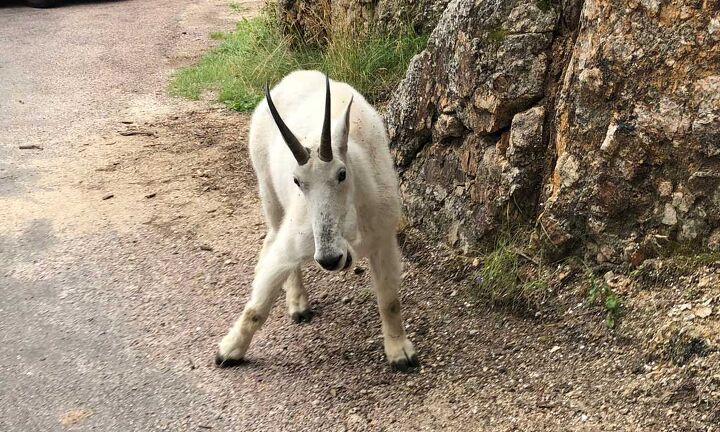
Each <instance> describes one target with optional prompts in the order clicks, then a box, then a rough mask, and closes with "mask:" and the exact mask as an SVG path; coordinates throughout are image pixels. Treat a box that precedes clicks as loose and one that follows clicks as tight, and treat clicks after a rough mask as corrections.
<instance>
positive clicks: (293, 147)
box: [265, 84, 310, 165]
mask: <svg viewBox="0 0 720 432" xmlns="http://www.w3.org/2000/svg"><path fill="white" fill-rule="evenodd" d="M265 99H267V103H268V108H270V114H272V118H273V120H275V124H276V125H277V127H278V129H279V130H280V135H282V137H283V140H285V144H287V146H288V148H290V151H291V152H292V154H293V156H295V160H297V163H298V164H299V165H305V164H306V163H307V161H308V160H309V159H310V154H309V153H308V151H307V149H305V147H303V145H302V144H300V141H298V139H297V138H295V135H293V133H292V132H291V131H290V129H289V128H288V127H287V125H286V124H285V122H284V121H283V119H282V118H281V117H280V114H278V112H277V109H276V108H275V104H274V103H273V101H272V98H271V97H270V87H268V85H267V84H265Z"/></svg>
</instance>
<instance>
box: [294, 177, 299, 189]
mask: <svg viewBox="0 0 720 432" xmlns="http://www.w3.org/2000/svg"><path fill="white" fill-rule="evenodd" d="M293 182H295V184H296V185H297V187H300V182H299V181H298V179H296V178H293Z"/></svg>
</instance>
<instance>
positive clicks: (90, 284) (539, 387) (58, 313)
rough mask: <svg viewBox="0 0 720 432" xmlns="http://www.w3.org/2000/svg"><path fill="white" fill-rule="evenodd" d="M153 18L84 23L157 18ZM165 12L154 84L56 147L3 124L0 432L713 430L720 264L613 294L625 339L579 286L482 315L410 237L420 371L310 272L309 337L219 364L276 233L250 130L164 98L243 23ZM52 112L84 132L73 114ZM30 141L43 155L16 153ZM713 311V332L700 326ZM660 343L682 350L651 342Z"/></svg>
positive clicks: (718, 393) (365, 309) (348, 280)
mask: <svg viewBox="0 0 720 432" xmlns="http://www.w3.org/2000/svg"><path fill="white" fill-rule="evenodd" d="M141 5H142V2H137V1H136V2H133V1H129V2H108V3H98V4H81V5H80V6H77V7H79V8H81V9H80V10H77V9H76V11H70V12H72V13H77V14H102V13H106V14H109V15H110V16H114V15H113V14H119V15H120V16H124V15H126V14H138V13H140V12H144V13H148V11H147V10H145V9H137V8H147V7H149V6H147V5H145V6H141ZM163 6H164V7H166V8H169V10H170V11H171V12H169V13H167V14H165V15H164V18H162V17H160V18H157V19H158V20H160V19H163V20H166V24H165V25H168V26H169V27H168V28H172V29H173V33H174V34H179V35H182V36H180V37H179V38H178V39H172V40H173V43H172V44H170V45H168V44H167V42H157V41H162V40H164V39H163V37H165V36H163V35H162V34H161V35H159V36H157V35H156V36H152V37H150V36H148V40H149V42H146V43H147V44H150V45H151V46H153V47H155V48H154V49H153V50H151V54H148V55H147V59H146V61H148V62H151V61H155V62H159V63H162V64H164V65H165V66H164V67H165V68H166V69H165V70H164V72H163V73H160V74H157V72H153V73H152V74H153V75H152V76H153V77H152V78H149V77H148V75H146V74H147V73H148V72H147V70H148V69H146V68H143V67H142V65H140V66H138V67H137V68H133V69H132V70H131V71H126V70H123V71H122V72H116V73H118V74H121V75H122V76H123V77H124V79H125V80H127V81H129V82H136V83H143V82H145V81H148V83H145V84H137V88H136V89H134V90H132V91H129V92H128V93H127V94H124V95H123V96H121V97H120V99H121V100H120V102H116V101H108V100H106V99H108V98H115V97H116V95H115V94H110V93H107V92H104V91H102V90H98V93H97V94H94V95H93V98H91V100H97V101H99V102H92V103H93V104H95V105H94V108H93V109H92V110H91V111H93V112H94V114H93V115H91V116H89V117H87V118H85V120H82V121H77V122H73V123H72V127H71V128H70V129H69V130H70V131H71V132H63V134H61V136H59V137H58V138H57V139H56V140H55V141H48V140H45V139H44V138H42V132H38V134H36V135H29V136H25V135H24V134H25V133H26V131H32V130H33V128H34V127H35V126H34V125H36V124H37V123H36V122H40V123H42V121H43V120H38V119H35V118H33V117H31V116H30V115H29V114H28V112H26V111H24V108H23V109H22V110H19V111H13V112H14V113H16V114H15V116H14V117H13V118H11V119H7V121H8V124H10V125H11V126H12V130H13V131H14V132H9V133H8V134H6V135H5V139H4V141H3V146H4V147H3V152H4V156H6V159H5V162H3V165H2V166H1V167H2V169H3V170H2V171H0V178H2V179H3V180H2V181H3V182H4V184H3V185H2V187H0V198H1V199H2V205H1V206H0V258H2V259H1V260H0V284H1V286H2V291H0V295H1V296H2V306H0V309H2V310H0V312H1V315H0V327H1V328H2V332H1V333H0V344H2V346H3V347H5V348H4V349H3V350H2V353H0V366H1V368H0V429H1V430H9V431H15V430H17V431H20V430H22V431H27V430H65V429H68V430H91V429H96V430H257V431H264V430H273V431H274V430H277V431H281V430H282V431H295V430H297V431H305V430H321V431H340V430H358V431H361V430H362V431H364V430H376V431H381V430H385V431H410V430H412V431H416V430H428V431H434V430H458V431H465V430H482V431H514V430H517V431H540V430H547V431H567V430H577V431H685V430H687V431H714V430H718V426H717V425H718V424H719V423H720V405H718V404H719V403H720V368H719V367H718V363H719V362H718V360H720V354H719V353H718V351H717V350H716V349H712V348H711V347H712V346H718V339H717V335H718V329H719V326H718V320H719V318H718V311H717V308H718V307H719V306H720V304H718V302H719V301H720V299H718V297H717V282H718V278H719V277H720V276H719V272H720V265H717V264H708V265H706V266H704V267H702V268H701V270H699V271H697V272H693V273H692V274H691V275H690V276H683V277H684V279H682V277H679V276H678V277H675V276H668V275H666V274H664V273H662V271H661V270H662V269H660V270H657V269H656V268H655V267H653V268H651V269H650V270H648V273H647V274H646V275H644V276H643V277H644V279H639V280H640V282H633V281H629V279H627V278H625V279H623V278H618V280H617V281H614V280H613V281H612V283H616V284H617V286H618V288H617V289H618V290H619V292H621V294H623V296H624V297H625V298H627V299H629V300H628V302H627V305H626V316H625V317H623V319H622V321H621V323H620V325H619V327H618V328H617V329H616V330H614V331H609V330H607V329H606V328H605V326H604V323H603V314H602V311H601V310H600V309H598V308H595V307H590V306H588V305H586V304H585V303H584V301H583V300H584V297H583V296H582V295H581V294H579V292H580V290H581V288H580V285H581V283H582V277H581V275H577V274H575V275H571V276H568V277H566V278H564V279H563V281H562V282H561V283H559V284H558V285H557V287H556V288H555V289H556V291H557V292H556V294H557V297H556V298H557V304H554V305H552V306H551V311H549V312H548V313H546V314H540V315H539V316H538V317H536V318H528V317H517V316H514V315H512V314H508V313H504V312H501V311H494V310H490V309H488V308H487V307H485V306H484V305H483V304H482V303H481V302H479V301H478V300H477V299H476V298H475V297H474V295H473V288H472V286H471V285H470V284H469V283H468V274H469V273H471V272H472V268H469V267H468V266H467V265H465V264H462V263H460V262H459V261H458V260H457V258H456V257H453V256H450V255H449V254H448V253H447V252H446V251H443V250H442V249H440V248H437V247H435V246H433V245H427V244H425V243H424V242H423V241H422V238H421V237H420V236H419V235H418V234H417V233H414V232H412V231H409V232H408V233H406V235H405V239H404V250H405V258H406V272H405V274H404V282H403V288H402V303H403V306H404V311H405V317H406V323H407V327H408V331H409V336H410V337H411V338H412V340H413V341H414V343H415V344H416V347H417V348H418V351H419V353H420V356H421V362H422V365H423V366H422V368H421V369H420V370H419V371H417V373H414V374H398V373H396V372H393V371H391V370H390V368H389V367H388V366H387V365H386V363H385V361H384V359H383V354H382V338H381V334H380V323H379V319H378V316H377V311H376V306H375V301H374V297H373V294H372V292H371V291H370V289H369V288H370V281H369V275H368V274H367V272H363V271H362V270H363V269H365V268H367V264H366V263H364V262H360V263H358V267H359V270H358V271H357V272H347V273H344V274H341V275H338V276H333V277H328V276H327V275H325V274H322V273H321V272H319V271H317V270H316V269H315V268H310V269H308V272H307V273H308V275H307V279H308V280H307V286H308V291H309V293H310V300H311V303H312V306H313V308H314V310H315V311H316V313H317V314H316V316H315V318H314V319H313V321H312V322H311V323H310V324H302V325H297V324H294V323H292V322H291V321H290V319H289V318H288V317H287V316H286V314H285V310H284V305H283V302H282V301H278V303H277V305H276V307H275V308H274V310H273V312H272V314H271V316H270V318H269V320H268V322H267V324H266V326H265V327H264V328H263V329H262V330H261V331H260V332H259V334H258V335H257V336H256V339H255V341H254V344H253V346H252V347H251V349H250V352H249V355H248V362H247V363H246V364H245V365H243V366H241V367H238V368H233V369H217V368H215V367H214V366H213V362H212V355H213V353H214V350H215V344H216V343H217V341H218V339H219V338H220V337H221V336H222V335H223V334H224V332H225V331H226V329H227V327H228V326H229V325H230V324H231V323H232V321H233V320H234V319H235V318H236V316H237V314H238V313H239V312H240V310H241V308H242V306H243V304H244V301H245V298H246V295H247V290H248V288H249V285H250V282H251V278H252V271H253V268H254V265H255V258H256V254H257V252H258V251H259V247H260V245H261V242H262V238H263V235H264V224H263V222H262V218H261V215H260V212H259V203H258V199H257V196H256V191H255V179H254V175H253V173H252V170H251V167H250V165H249V163H248V159H247V154H246V137H247V127H248V116H247V115H244V114H238V113H234V112H231V111H228V110H226V109H225V108H222V107H218V106H214V105H212V104H210V103H207V102H196V103H194V102H186V101H180V100H174V99H169V98H167V97H166V96H165V95H164V88H165V82H166V79H167V78H166V77H167V74H168V72H169V70H170V69H171V68H172V67H177V66H180V65H182V64H186V63H187V62H188V61H190V60H191V59H193V58H195V57H196V56H197V55H198V54H199V52H200V51H201V50H200V48H202V47H206V46H207V44H209V40H208V39H204V38H203V39H201V35H207V34H209V33H210V32H211V31H216V30H223V29H227V28H229V27H231V26H232V24H231V22H232V20H233V19H236V18H237V17H236V16H235V17H233V16H232V15H228V16H226V17H225V18H222V19H220V18H218V16H224V15H222V14H224V13H226V11H227V6H226V5H225V4H224V2H220V1H208V2H197V3H193V2H169V1H168V2H163ZM173 8H174V9H173ZM11 11H15V10H14V9H11ZM70 12H68V13H70ZM13 13H21V12H13ZM2 14H8V10H0V19H5V20H8V18H7V16H3V15H2ZM191 17H195V18H191ZM46 18H47V19H52V17H49V16H46ZM201 18H202V19H206V20H207V21H208V23H209V24H208V23H206V24H202V23H201V22H200V21H199V20H200V19H201ZM67 19H73V18H72V17H68V18H67ZM9 21H12V20H9ZM13 22H17V21H16V20H15V21H13ZM167 23H170V24H167ZM0 27H1V26H0ZM217 27H221V28H217ZM133 31H138V32H142V31H144V30H142V29H140V28H133ZM182 32H186V33H185V34H183V33H182ZM186 36H191V37H196V38H197V39H196V40H194V41H193V42H191V43H188V42H187V38H186ZM56 37H59V38H62V37H65V38H69V37H70V34H68V33H65V32H63V31H59V33H58V35H57V36H56ZM152 44H160V45H158V46H155V45H152ZM138 49H139V48H138ZM6 52H7V51H6ZM126 55H133V54H130V53H128V54H126ZM121 63H122V62H121ZM41 72H42V71H41ZM155 74H156V75H157V76H156V75H155ZM71 90H72V89H70V90H68V91H71ZM33 91H39V90H35V89H33ZM38 97H39V96H38ZM29 99H30V100H32V97H30V98H29ZM57 109H58V110H67V111H69V112H68V113H65V114H63V115H65V116H67V117H66V118H70V117H72V116H73V114H72V112H73V110H74V109H76V107H74V106H72V105H71V104H70V105H69V106H63V105H60V106H58V107H57ZM4 120H6V119H4ZM52 121H54V120H52ZM52 121H51V122H52ZM46 127H47V128H50V129H52V127H54V126H52V125H50V126H46ZM8 130H10V129H8ZM46 130H47V129H46ZM33 136H35V137H40V138H38V142H41V143H42V146H43V147H44V148H45V149H44V150H39V151H37V150H36V151H34V153H23V152H28V151H29V150H18V149H17V148H16V145H17V144H18V143H19V142H29V141H31V140H32V139H31V138H32V137H33ZM9 138H12V139H9ZM48 143H49V144H48ZM660 267H662V265H660ZM658 272H660V273H658ZM703 278H705V279H703ZM626 280H628V281H629V282H626ZM701 282H702V283H701ZM691 288H692V289H693V292H694V293H695V294H694V296H693V297H692V298H689V299H685V298H684V297H683V296H684V293H686V292H688V291H689V290H690V289H691ZM706 302H708V304H709V305H710V308H711V314H710V315H707V316H704V317H700V315H704V312H703V311H702V310H701V312H699V313H696V315H694V318H693V319H691V320H687V319H686V318H687V317H688V314H689V313H690V312H688V311H698V310H700V309H698V308H700V307H702V305H704V304H705V303H706ZM685 304H689V306H688V307H685V306H683V305H685ZM550 312H552V313H550ZM670 326H680V327H684V328H686V330H685V332H693V331H697V332H700V333H701V334H702V337H703V340H707V341H710V344H711V347H710V348H708V349H706V350H702V349H695V351H692V352H689V353H687V355H685V352H684V351H682V350H681V351H682V353H681V355H680V358H682V359H684V360H683V361H681V362H679V363H681V364H678V362H675V363H674V362H673V360H672V359H670V358H669V357H668V358H664V357H663V353H666V352H675V351H677V350H675V351H673V349H672V348H671V349H670V350H669V351H668V349H666V347H665V345H663V344H664V343H666V342H667V341H670V340H673V336H672V334H685V333H682V332H680V333H678V332H677V331H676V330H677V329H676V328H674V327H673V328H671V327H670ZM665 328H667V330H668V331H669V333H671V334H670V336H669V337H665V336H662V335H660V336H657V333H658V332H659V331H660V330H661V329H665ZM673 332H675V333H673ZM656 336H657V338H656ZM676 339H677V338H676ZM691 339H692V338H691ZM653 341H655V342H657V343H655V342H653ZM673 346H675V347H681V348H682V347H686V346H691V347H695V348H698V347H697V346H696V345H692V343H691V344H690V345H688V344H686V343H684V342H679V343H677V344H674V345H673Z"/></svg>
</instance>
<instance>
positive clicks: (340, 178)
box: [337, 170, 347, 183]
mask: <svg viewBox="0 0 720 432" xmlns="http://www.w3.org/2000/svg"><path fill="white" fill-rule="evenodd" d="M345 177H347V174H346V173H345V170H340V172H339V173H338V177H337V178H338V181H339V182H341V183H342V182H344V181H345Z"/></svg>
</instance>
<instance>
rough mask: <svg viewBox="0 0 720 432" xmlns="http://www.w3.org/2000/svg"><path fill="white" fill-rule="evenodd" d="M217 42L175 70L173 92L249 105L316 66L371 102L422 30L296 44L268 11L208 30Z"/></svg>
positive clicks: (397, 73)
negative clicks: (226, 28)
mask: <svg viewBox="0 0 720 432" xmlns="http://www.w3.org/2000/svg"><path fill="white" fill-rule="evenodd" d="M211 37H213V38H214V39H221V40H222V43H221V44H220V46H218V47H217V48H215V49H213V50H211V51H210V52H209V53H208V54H206V55H205V56H204V57H203V58H202V59H201V60H200V62H199V63H198V64H197V65H195V66H192V67H189V68H187V69H183V70H181V71H179V72H178V73H177V74H176V75H175V77H174V79H173V81H172V82H171V85H170V92H171V94H173V95H176V96H183V97H187V98H189V99H199V98H200V96H201V95H202V93H203V92H205V91H212V92H214V93H215V94H216V95H217V99H218V100H219V101H221V102H223V103H225V104H227V105H228V106H230V107H231V108H233V109H235V110H238V111H250V110H252V109H253V108H254V107H255V105H256V104H257V103H258V102H259V101H260V99H261V98H262V95H263V91H262V89H263V86H264V85H265V83H266V82H267V83H270V84H271V85H272V84H274V83H276V82H277V81H279V80H280V79H281V78H282V77H283V76H285V75H287V74H288V73H289V72H292V71H294V70H297V69H317V70H320V71H323V72H325V73H328V74H329V75H330V77H331V78H333V79H335V80H339V81H345V82H347V83H349V84H351V85H352V86H353V87H355V88H356V89H357V90H358V91H360V93H362V94H363V95H364V96H365V97H366V98H367V99H368V100H369V101H370V102H381V101H383V100H384V99H386V98H387V97H388V95H389V94H390V92H391V91H392V90H393V89H394V88H395V86H396V85H397V83H398V82H399V81H400V80H401V79H402V77H403V76H404V74H405V70H406V68H407V65H408V63H409V62H410V59H411V58H412V57H413V56H414V55H415V54H416V53H418V52H419V51H421V50H422V49H423V48H424V47H425V44H426V43H427V36H424V35H418V34H416V33H414V32H413V31H412V30H409V29H408V30H407V31H405V32H404V33H402V34H400V35H399V36H390V35H384V34H380V33H378V32H374V31H370V32H368V34H367V35H366V36H355V37H353V36H351V35H338V34H336V35H333V37H332V38H331V40H330V41H329V42H328V44H327V45H326V46H324V47H316V46H298V45H297V44H294V45H293V44H292V43H291V39H290V38H289V37H286V36H284V35H283V34H282V32H281V31H280V29H279V28H278V24H277V21H276V20H275V19H274V18H272V17H271V16H269V15H267V14H266V15H262V16H259V17H255V18H251V19H243V20H242V21H240V22H239V23H238V25H237V29H236V31H234V32H232V33H224V34H213V35H211Z"/></svg>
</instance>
